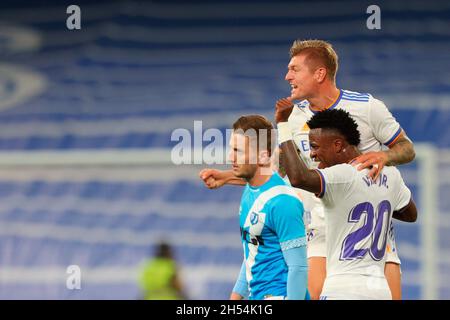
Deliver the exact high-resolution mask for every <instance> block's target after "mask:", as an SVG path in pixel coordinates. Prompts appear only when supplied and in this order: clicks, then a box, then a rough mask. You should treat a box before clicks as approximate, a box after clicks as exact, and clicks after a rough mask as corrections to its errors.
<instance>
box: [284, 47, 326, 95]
mask: <svg viewBox="0 0 450 320" xmlns="http://www.w3.org/2000/svg"><path fill="white" fill-rule="evenodd" d="M306 58H307V56H306V55H305V54H298V55H296V56H294V57H292V58H291V61H290V62H289V64H288V72H287V73H286V77H285V80H286V81H287V82H289V84H290V86H291V98H292V99H295V100H305V99H308V98H310V97H312V96H314V94H315V92H317V88H318V86H319V82H318V81H317V80H318V78H317V76H318V74H317V71H318V70H317V69H315V68H314V67H313V66H312V65H311V63H308V62H307V61H305V60H306Z"/></svg>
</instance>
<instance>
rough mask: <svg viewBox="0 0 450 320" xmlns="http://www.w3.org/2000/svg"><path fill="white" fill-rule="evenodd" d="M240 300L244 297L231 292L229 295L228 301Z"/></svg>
mask: <svg viewBox="0 0 450 320" xmlns="http://www.w3.org/2000/svg"><path fill="white" fill-rule="evenodd" d="M242 299H244V297H243V296H241V295H240V294H239V293H236V292H232V293H231V294H230V300H242Z"/></svg>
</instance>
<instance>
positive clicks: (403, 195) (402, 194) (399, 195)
mask: <svg viewBox="0 0 450 320" xmlns="http://www.w3.org/2000/svg"><path fill="white" fill-rule="evenodd" d="M395 171H396V173H397V179H398V184H397V186H398V188H397V192H396V194H395V202H394V203H395V206H394V208H393V210H394V211H396V210H400V209H403V208H404V207H406V206H407V205H408V203H409V202H410V201H411V190H409V188H408V187H407V186H406V184H405V182H404V181H403V178H402V176H401V174H400V171H398V169H396V170H395Z"/></svg>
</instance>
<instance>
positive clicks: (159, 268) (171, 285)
mask: <svg viewBox="0 0 450 320" xmlns="http://www.w3.org/2000/svg"><path fill="white" fill-rule="evenodd" d="M139 285H140V288H141V290H142V298H143V299H145V300H180V299H186V296H185V294H184V292H183V288H182V284H181V281H180V278H179V275H178V271H177V263H176V261H175V259H174V256H173V251H172V248H171V246H170V245H169V244H168V243H165V242H161V243H159V244H158V246H157V248H156V254H155V257H154V258H153V259H150V260H147V261H145V262H144V264H143V267H142V271H141V273H140V277H139Z"/></svg>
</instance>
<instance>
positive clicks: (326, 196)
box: [316, 164, 356, 203]
mask: <svg viewBox="0 0 450 320" xmlns="http://www.w3.org/2000/svg"><path fill="white" fill-rule="evenodd" d="M316 172H317V173H318V174H319V176H320V180H321V191H320V193H319V194H317V197H319V198H322V201H324V202H326V203H335V202H336V201H337V200H339V199H342V198H345V197H346V195H347V194H348V193H349V192H350V191H351V184H352V181H353V180H354V178H355V172H356V171H355V169H354V168H353V167H352V166H351V165H349V164H338V165H335V166H332V167H329V168H326V169H320V170H316Z"/></svg>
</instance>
